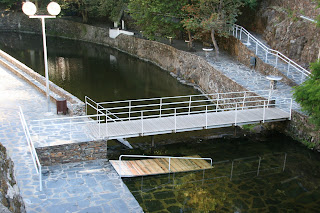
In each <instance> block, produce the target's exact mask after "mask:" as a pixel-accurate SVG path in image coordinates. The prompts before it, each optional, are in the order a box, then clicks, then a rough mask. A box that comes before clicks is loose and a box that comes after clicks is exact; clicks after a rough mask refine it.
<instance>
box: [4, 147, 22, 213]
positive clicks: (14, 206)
mask: <svg viewBox="0 0 320 213" xmlns="http://www.w3.org/2000/svg"><path fill="white" fill-rule="evenodd" d="M13 168H14V164H13V162H12V161H11V159H10V158H9V156H8V155H7V153H6V148H5V147H4V146H2V144H1V143H0V204H2V205H3V206H4V207H3V206H1V205H0V212H2V211H1V209H3V211H4V212H6V208H7V209H8V210H10V211H11V212H15V213H23V212H26V210H25V206H24V203H23V200H22V197H21V196H20V192H19V188H18V185H17V183H16V181H15V176H14V170H13Z"/></svg>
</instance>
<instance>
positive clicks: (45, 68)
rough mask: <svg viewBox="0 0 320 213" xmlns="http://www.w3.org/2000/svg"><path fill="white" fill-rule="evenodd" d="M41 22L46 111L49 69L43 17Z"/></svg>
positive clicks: (48, 102) (48, 101)
mask: <svg viewBox="0 0 320 213" xmlns="http://www.w3.org/2000/svg"><path fill="white" fill-rule="evenodd" d="M41 23H42V41H43V58H44V70H45V77H46V95H47V106H48V112H50V111H51V110H50V94H49V93H50V90H49V70H48V53H47V40H46V24H45V18H43V17H41Z"/></svg>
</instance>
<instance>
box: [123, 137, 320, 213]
mask: <svg viewBox="0 0 320 213" xmlns="http://www.w3.org/2000/svg"><path fill="white" fill-rule="evenodd" d="M141 152H143V151H141ZM129 153H130V151H126V152H125V154H129ZM153 153H161V155H170V156H190V155H194V154H198V155H200V156H201V157H211V158H212V159H213V162H214V163H213V168H212V169H207V170H201V171H194V172H184V173H171V174H166V175H157V176H145V177H135V178H123V180H124V182H125V183H126V185H127V186H128V188H129V189H130V191H131V192H132V193H133V195H134V196H135V198H136V199H137V200H138V202H139V203H140V205H141V206H142V208H143V209H144V211H145V212H319V210H318V209H319V207H320V190H319V184H320V163H319V162H320V161H319V155H318V153H314V152H312V151H310V150H307V149H306V148H305V147H303V146H302V145H300V144H299V143H297V142H295V141H293V140H292V139H291V138H288V137H286V136H284V135H281V134H279V133H269V134H268V135H266V136H263V137H259V138H256V137H240V138H226V139H212V140H202V141H199V140H190V141H186V142H185V143H179V144H171V145H163V146H159V147H156V148H155V149H154V150H153ZM144 154H146V155H149V154H151V153H150V150H146V151H145V152H144Z"/></svg>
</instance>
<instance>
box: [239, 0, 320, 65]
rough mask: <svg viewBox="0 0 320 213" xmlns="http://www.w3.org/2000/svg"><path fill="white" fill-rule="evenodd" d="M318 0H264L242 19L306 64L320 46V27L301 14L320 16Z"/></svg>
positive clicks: (241, 19) (246, 25) (274, 47)
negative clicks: (303, 17) (301, 16)
mask: <svg viewBox="0 0 320 213" xmlns="http://www.w3.org/2000/svg"><path fill="white" fill-rule="evenodd" d="M319 14H320V8H317V1H312V0H260V4H259V7H258V9H257V10H255V11H252V10H251V11H249V10H248V11H245V12H244V15H243V16H242V17H240V20H239V23H240V24H241V25H243V26H244V27H245V28H247V29H248V30H252V31H254V32H257V33H259V34H262V35H263V37H264V39H265V40H266V41H267V42H268V44H269V45H270V46H271V47H272V48H273V49H276V50H278V51H280V52H282V53H283V54H285V55H286V56H288V57H289V58H291V59H293V60H294V61H296V62H298V63H299V64H300V65H302V66H304V67H306V68H307V67H309V63H310V62H314V61H315V60H316V59H317V57H318V53H319V48H320V27H317V26H316V24H314V23H312V22H310V21H307V20H304V19H302V18H300V15H304V16H307V17H310V18H312V19H316V17H317V16H318V15H319Z"/></svg>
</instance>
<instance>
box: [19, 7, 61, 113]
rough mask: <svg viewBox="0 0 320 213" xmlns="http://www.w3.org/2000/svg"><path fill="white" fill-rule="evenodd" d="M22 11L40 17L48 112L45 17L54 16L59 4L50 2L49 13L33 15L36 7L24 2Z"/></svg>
mask: <svg viewBox="0 0 320 213" xmlns="http://www.w3.org/2000/svg"><path fill="white" fill-rule="evenodd" d="M22 11H23V12H24V13H25V14H26V15H27V16H29V18H38V19H41V23H42V41H43V57H44V68H45V77H46V95H47V106H48V112H50V111H51V110H50V94H49V93H50V89H49V71H48V54H47V39H46V25H45V19H46V18H56V15H58V14H59V13H60V11H61V8H60V5H59V4H58V3H56V2H50V3H49V4H48V6H47V11H48V13H49V14H50V15H35V14H36V12H37V7H36V5H35V4H34V3H32V2H25V3H23V5H22Z"/></svg>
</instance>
